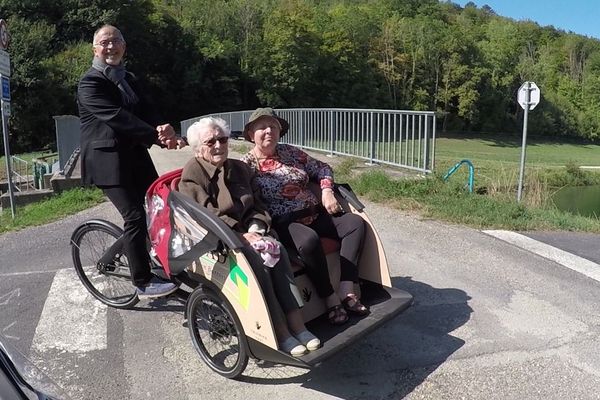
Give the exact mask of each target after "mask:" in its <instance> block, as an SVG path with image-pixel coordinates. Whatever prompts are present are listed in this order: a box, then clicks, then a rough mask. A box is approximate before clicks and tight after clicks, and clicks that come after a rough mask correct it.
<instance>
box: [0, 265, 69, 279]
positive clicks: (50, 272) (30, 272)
mask: <svg viewBox="0 0 600 400" xmlns="http://www.w3.org/2000/svg"><path fill="white" fill-rule="evenodd" d="M26 268H28V267H27V266H24V267H23V269H26ZM61 269H62V268H61ZM56 271H60V269H52V270H45V271H27V272H6V273H3V274H0V278H3V277H5V276H23V275H40V274H54V273H56Z"/></svg>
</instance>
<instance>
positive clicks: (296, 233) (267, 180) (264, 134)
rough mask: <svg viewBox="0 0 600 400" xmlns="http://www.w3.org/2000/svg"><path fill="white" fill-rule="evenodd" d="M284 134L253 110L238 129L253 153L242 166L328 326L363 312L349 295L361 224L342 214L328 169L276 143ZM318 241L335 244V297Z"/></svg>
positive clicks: (283, 126) (267, 113)
mask: <svg viewBox="0 0 600 400" xmlns="http://www.w3.org/2000/svg"><path fill="white" fill-rule="evenodd" d="M288 129H289V124H288V122H287V121H286V120H284V119H283V118H280V117H279V116H277V114H276V113H275V112H274V111H273V109H272V108H259V109H257V110H256V111H254V113H253V114H252V115H251V116H250V119H249V121H248V123H247V124H246V126H245V127H244V138H245V139H246V140H248V141H250V142H252V143H254V148H253V149H252V150H251V151H250V152H248V154H246V155H245V156H244V157H243V158H242V161H244V162H245V163H247V164H248V165H250V167H252V169H253V170H254V171H255V178H254V179H255V180H256V182H257V184H258V186H260V188H261V193H262V198H263V201H264V202H265V205H266V206H267V210H268V211H269V213H270V214H271V216H272V218H273V227H274V228H275V230H276V232H277V233H278V234H279V238H280V240H281V241H282V243H283V244H284V245H285V246H286V247H288V248H292V249H295V250H296V251H297V252H298V254H299V256H300V258H301V259H302V261H303V262H304V263H305V266H306V271H307V275H308V277H309V278H310V279H311V281H312V282H313V284H314V285H315V288H316V290H317V293H318V295H319V296H320V297H321V298H323V299H324V300H325V303H326V305H327V308H328V318H329V321H330V322H331V323H332V324H334V325H339V324H343V323H345V322H346V321H347V320H348V315H347V313H348V312H350V313H353V314H357V315H366V314H368V313H369V310H368V309H367V308H366V307H365V306H364V305H363V304H362V303H361V301H360V299H359V298H358V296H357V295H356V294H355V293H354V283H355V282H357V281H358V260H359V257H360V252H361V250H362V242H363V237H364V232H365V227H364V221H363V219H362V218H360V217H359V216H358V215H355V214H352V213H344V212H343V209H342V207H341V206H340V204H339V203H338V201H337V200H336V198H335V196H334V194H333V171H332V169H331V167H330V166H329V165H328V164H326V163H324V162H321V161H319V160H317V159H315V158H312V157H310V156H309V155H308V154H306V153H305V152H304V151H302V150H300V149H299V148H296V147H294V146H290V145H287V144H283V143H279V139H280V138H281V137H283V136H284V135H285V134H286V133H287V131H288ZM311 180H312V181H316V182H318V183H319V184H320V186H321V192H322V195H321V198H320V199H319V198H318V197H317V196H316V195H315V194H314V193H313V192H312V191H311V190H310V188H309V187H308V183H309V181H311ZM321 237H327V238H331V239H334V240H338V241H339V242H340V244H341V248H340V270H341V271H340V272H341V277H340V285H339V290H338V293H337V294H336V293H335V291H334V289H333V286H332V284H331V282H330V278H329V272H328V270H327V260H326V258H325V253H324V251H323V248H322V246H321V241H320V238H321Z"/></svg>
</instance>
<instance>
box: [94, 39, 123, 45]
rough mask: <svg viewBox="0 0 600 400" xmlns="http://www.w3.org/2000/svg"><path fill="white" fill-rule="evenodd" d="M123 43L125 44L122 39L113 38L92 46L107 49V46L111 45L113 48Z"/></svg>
mask: <svg viewBox="0 0 600 400" xmlns="http://www.w3.org/2000/svg"><path fill="white" fill-rule="evenodd" d="M123 43H125V41H124V40H123V39H119V38H114V39H111V40H101V41H99V42H98V43H95V44H94V46H101V47H108V45H109V44H112V45H113V46H117V45H121V44H123Z"/></svg>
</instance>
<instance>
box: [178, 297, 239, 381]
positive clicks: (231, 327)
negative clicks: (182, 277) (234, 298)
mask: <svg viewBox="0 0 600 400" xmlns="http://www.w3.org/2000/svg"><path fill="white" fill-rule="evenodd" d="M187 316H188V328H189V331H190V336H191V337H192V342H193V344H194V347H195V348H196V351H198V353H199V354H200V357H201V358H202V360H203V361H204V362H205V363H206V365H208V367H209V368H210V369H212V370H213V371H215V372H216V373H218V374H219V375H222V376H224V377H225V378H230V379H235V378H237V377H239V376H240V375H241V374H242V373H243V372H244V370H245V369H246V366H247V364H248V358H249V356H248V354H249V351H248V344H247V342H246V336H245V334H244V329H243V327H242V324H241V323H240V321H239V319H238V317H237V315H236V314H235V311H234V310H233V308H232V307H231V305H230V304H229V302H228V301H227V299H225V297H224V296H222V295H220V294H218V293H216V292H215V291H213V290H212V289H210V288H208V287H206V286H199V287H197V288H196V289H194V291H193V292H192V294H191V295H190V297H189V298H188V301H187Z"/></svg>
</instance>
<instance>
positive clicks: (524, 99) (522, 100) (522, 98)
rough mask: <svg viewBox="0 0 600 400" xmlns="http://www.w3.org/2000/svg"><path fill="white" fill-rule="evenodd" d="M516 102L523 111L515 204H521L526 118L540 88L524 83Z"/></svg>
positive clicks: (536, 100)
mask: <svg viewBox="0 0 600 400" xmlns="http://www.w3.org/2000/svg"><path fill="white" fill-rule="evenodd" d="M517 102H518V103H519V104H520V105H521V107H522V108H523V110H525V115H524V117H523V143H522V145H521V168H520V169H519V187H518V189H517V202H521V193H522V190H523V179H524V176H525V150H526V147H527V117H528V116H529V110H533V109H534V108H535V106H537V105H538V104H539V102H540V88H538V87H537V85H536V84H535V83H534V82H525V83H524V84H522V85H521V87H520V88H519V91H518V93H517Z"/></svg>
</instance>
